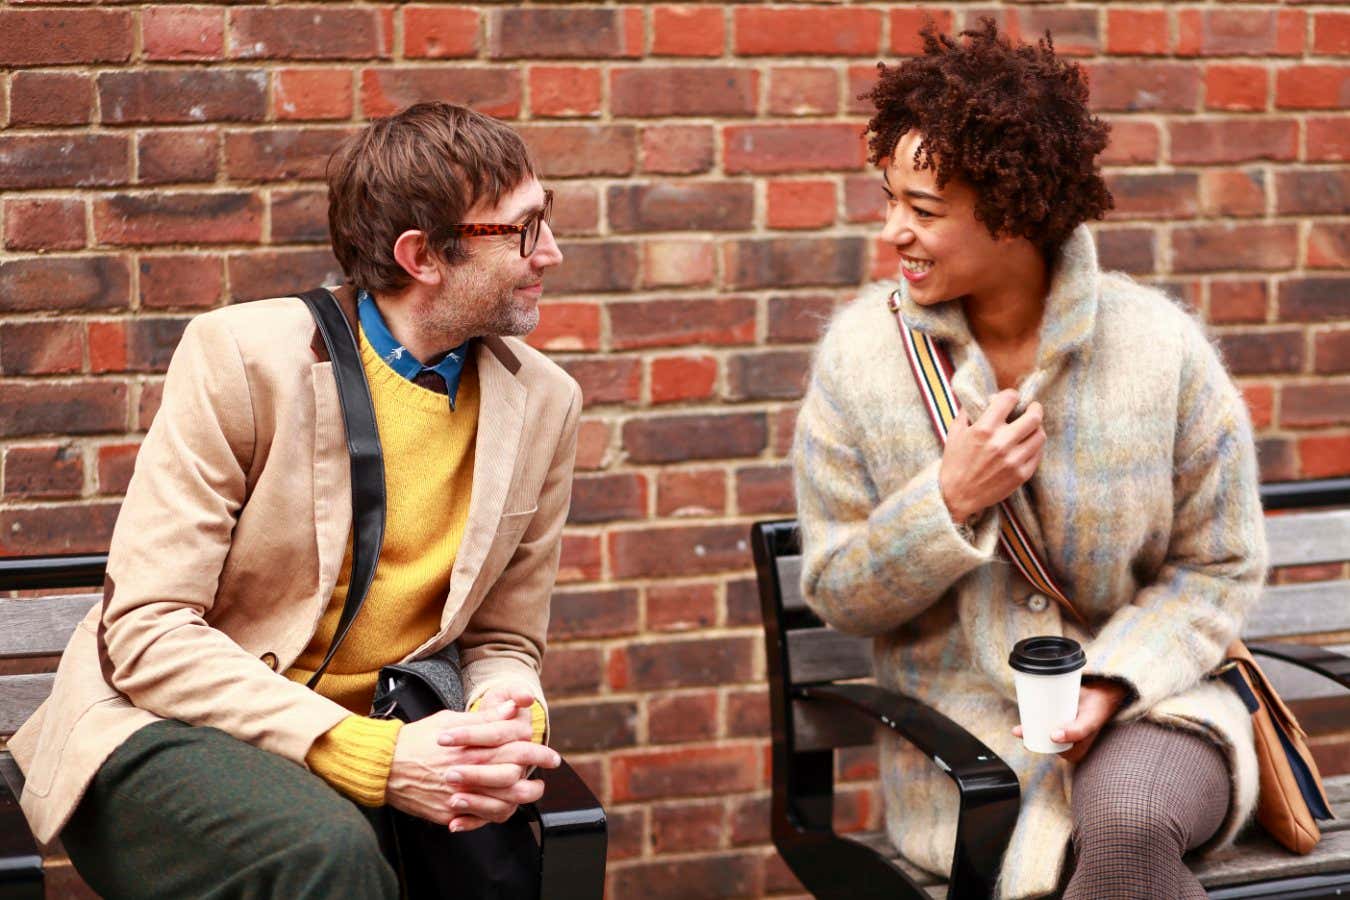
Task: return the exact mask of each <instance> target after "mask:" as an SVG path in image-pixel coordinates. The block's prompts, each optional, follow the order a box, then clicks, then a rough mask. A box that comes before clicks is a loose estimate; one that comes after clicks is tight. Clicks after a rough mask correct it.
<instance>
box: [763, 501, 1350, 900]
mask: <svg viewBox="0 0 1350 900" xmlns="http://www.w3.org/2000/svg"><path fill="white" fill-rule="evenodd" d="M1261 498H1262V503H1263V505H1264V507H1265V509H1266V510H1267V511H1274V510H1293V509H1298V510H1307V509H1316V508H1321V507H1329V506H1350V478H1336V479H1323V480H1317V481H1302V482H1285V483H1276V484H1267V485H1263V486H1262V488H1261ZM751 546H752V549H753V552H754V559H755V569H756V575H757V579H758V585H759V594H760V605H761V608H762V612H763V619H764V643H765V652H766V654H767V657H768V660H767V662H768V678H769V703H770V712H771V719H772V730H773V731H772V737H773V798H772V803H771V812H770V815H771V823H770V824H771V827H770V831H771V834H772V836H773V842H774V845H775V846H776V847H777V849H778V852H779V854H780V855H781V856H782V857H783V860H784V862H786V863H787V865H788V868H790V869H791V870H792V872H793V874H794V875H796V876H797V878H798V880H800V881H801V883H802V884H803V885H804V886H805V887H806V888H807V889H808V890H809V891H811V892H812V894H814V895H815V896H816V897H819V898H839V900H861V898H874V897H875V898H891V900H894V898H911V900H929V896H930V895H929V894H928V893H927V892H926V891H925V890H924V889H923V888H922V887H920V886H919V885H918V884H917V883H916V882H915V881H914V880H913V879H912V878H911V877H910V876H909V875H908V874H907V873H906V872H905V871H903V870H902V869H901V868H899V867H898V866H896V865H895V864H893V863H892V862H891V861H890V860H889V859H888V858H886V857H885V856H883V855H882V854H880V853H878V852H877V851H876V850H873V849H872V848H870V847H868V846H866V845H865V844H863V843H860V842H858V841H855V840H851V839H850V838H848V837H846V836H843V835H840V834H837V833H836V832H835V831H834V827H833V824H832V813H833V797H834V750H835V749H837V748H838V747H842V746H847V745H849V744H851V743H852V741H850V740H848V739H847V738H846V737H845V735H847V734H848V733H850V732H852V733H856V731H857V726H858V720H859V717H861V718H862V719H864V720H866V721H867V722H869V723H870V724H871V725H872V726H874V727H881V728H886V729H889V730H890V731H891V732H893V733H895V734H896V735H898V736H899V737H900V738H902V739H903V740H905V741H908V742H909V743H910V744H913V745H914V746H915V747H917V748H918V749H919V750H921V751H922V752H923V753H924V754H925V755H927V756H928V757H930V758H931V759H933V761H934V765H936V766H938V767H940V768H941V769H942V770H943V771H944V772H945V773H946V774H947V775H948V777H950V778H951V779H952V781H953V782H955V784H956V787H957V790H958V792H959V795H960V811H959V814H958V816H959V817H958V820H957V829H956V846H955V854H954V857H953V862H952V869H951V872H950V874H949V876H948V880H947V891H948V893H947V897H948V898H949V900H977V898H987V897H989V896H991V894H992V890H993V885H994V882H995V880H996V878H997V875H998V867H999V862H1000V860H1001V859H1002V856H1003V852H1004V850H1005V849H1006V848H1007V845H1008V841H1009V839H1010V838H1011V836H1012V830H1013V827H1014V826H1015V825H1016V822H1017V812H1018V804H1019V793H1020V791H1019V787H1018V782H1017V778H1016V776H1015V775H1014V773H1013V771H1012V769H1011V768H1009V767H1008V765H1007V764H1006V763H1005V762H1004V761H1003V760H1002V759H1000V758H999V757H998V756H997V755H996V754H995V753H994V752H993V751H992V750H990V749H989V748H988V747H986V746H985V745H984V744H983V743H981V742H980V741H979V739H977V738H976V737H975V736H974V735H972V734H970V733H969V732H968V731H966V730H965V729H964V728H962V727H961V726H960V725H958V724H956V723H955V722H953V721H952V720H951V719H949V718H947V717H946V716H944V715H942V714H941V713H939V712H937V711H936V710H934V709H932V708H931V707H928V706H926V705H924V704H923V703H920V702H919V701H917V700H915V699H913V698H911V697H907V696H905V695H903V694H900V693H898V692H895V691H892V690H888V689H885V688H880V687H874V686H871V685H864V684H855V683H834V682H822V683H818V684H808V683H800V684H793V683H792V682H791V680H790V678H789V671H788V638H787V635H788V633H789V632H790V631H792V630H795V629H798V628H804V627H813V626H814V627H819V626H821V625H823V624H824V623H822V622H821V621H820V620H819V619H818V618H817V617H816V616H814V614H812V613H811V612H810V611H809V610H804V609H803V610H785V609H784V606H783V594H782V584H781V581H780V577H779V570H778V566H777V561H778V560H779V559H780V558H782V557H785V556H797V555H800V553H801V542H800V535H799V533H798V529H797V523H796V521H795V520H790V519H789V520H778V521H769V522H758V523H756V524H754V525H753V526H752V528H751ZM1249 646H1250V647H1251V650H1252V652H1253V653H1256V654H1261V655H1265V656H1270V657H1272V658H1276V659H1280V660H1284V661H1286V662H1289V663H1292V664H1294V665H1297V666H1300V667H1302V668H1305V669H1308V670H1310V671H1312V672H1315V673H1317V674H1319V675H1322V676H1324V677H1326V678H1329V679H1331V680H1332V681H1334V682H1336V683H1337V684H1339V685H1341V686H1342V687H1344V688H1346V689H1350V657H1346V656H1344V655H1342V654H1340V653H1336V652H1335V651H1333V650H1331V649H1329V648H1326V647H1313V646H1307V645H1301V644H1295V643H1284V642H1280V643H1258V644H1251V645H1249ZM798 704H807V705H808V706H809V708H810V710H811V713H812V718H813V719H815V720H816V725H815V731H816V732H817V733H818V734H819V732H821V731H825V732H826V734H827V737H828V736H829V734H830V733H831V729H836V730H837V731H835V732H834V733H837V734H838V735H839V738H840V739H839V741H838V743H837V744H835V745H834V746H833V747H823V748H822V747H819V746H813V747H812V748H811V749H807V750H798V749H797V747H796V740H797V738H796V735H797V733H798V731H797V724H798V723H797V722H796V721H795V718H796V715H797V712H796V709H794V707H797V706H798ZM801 708H806V707H801ZM1209 895H1210V897H1211V898H1214V900H1248V898H1274V897H1280V898H1308V900H1311V898H1320V897H1338V896H1340V897H1344V896H1347V895H1350V872H1344V873H1331V874H1319V875H1305V876H1299V877H1293V878H1283V879H1275V880H1270V881H1263V882H1252V883H1248V884H1239V885H1225V886H1222V887H1217V888H1214V889H1212V890H1211V891H1210V894H1209Z"/></svg>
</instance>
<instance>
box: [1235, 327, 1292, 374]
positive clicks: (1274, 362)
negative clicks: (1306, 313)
mask: <svg viewBox="0 0 1350 900" xmlns="http://www.w3.org/2000/svg"><path fill="white" fill-rule="evenodd" d="M1304 343H1305V341H1304V336H1303V331H1302V329H1295V330H1292V331H1291V330H1289V329H1280V330H1273V329H1261V330H1249V331H1243V332H1240V333H1232V334H1222V335H1219V348H1220V349H1221V350H1222V351H1223V357H1224V360H1225V361H1226V362H1227V363H1228V369H1229V371H1231V372H1232V373H1233V374H1234V375H1264V374H1269V373H1283V372H1299V371H1302V369H1303V362H1304V351H1303V347H1304Z"/></svg>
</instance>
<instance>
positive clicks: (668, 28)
mask: <svg viewBox="0 0 1350 900" xmlns="http://www.w3.org/2000/svg"><path fill="white" fill-rule="evenodd" d="M651 29H652V50H651V53H652V55H653V56H721V55H722V51H723V49H724V47H725V46H726V39H727V38H726V22H725V20H724V18H723V14H722V9H721V7H716V6H713V7H707V6H658V7H655V8H654V9H653V10H652V25H651Z"/></svg>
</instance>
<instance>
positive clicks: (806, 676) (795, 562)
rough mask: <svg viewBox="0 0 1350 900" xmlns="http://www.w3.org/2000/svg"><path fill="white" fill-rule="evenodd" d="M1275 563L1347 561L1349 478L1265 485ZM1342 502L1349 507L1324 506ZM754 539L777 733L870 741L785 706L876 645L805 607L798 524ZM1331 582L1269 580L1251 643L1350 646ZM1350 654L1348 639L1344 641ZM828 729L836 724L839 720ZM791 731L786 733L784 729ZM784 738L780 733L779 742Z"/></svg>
mask: <svg viewBox="0 0 1350 900" xmlns="http://www.w3.org/2000/svg"><path fill="white" fill-rule="evenodd" d="M1262 501H1263V503H1264V504H1265V507H1266V510H1267V515H1266V520H1265V521H1266V539H1267V542H1268V543H1269V546H1270V560H1271V566H1272V567H1273V568H1274V567H1288V566H1320V565H1324V564H1328V563H1344V562H1346V561H1350V478H1344V479H1329V480H1324V481H1308V482H1291V483H1287V484H1271V485H1264V486H1263V487H1262ZM1324 507H1345V508H1324ZM754 544H755V551H756V567H757V569H758V574H759V584H760V599H761V605H762V607H763V613H764V622H765V630H766V637H767V639H768V642H769V648H770V649H769V673H770V702H771V705H772V707H773V714H774V718H775V720H783V721H782V724H780V723H779V722H778V721H776V722H775V729H776V732H777V731H785V730H786V729H787V728H788V727H791V728H792V730H793V732H794V740H793V746H794V749H795V750H796V751H799V752H800V751H808V750H812V749H816V748H817V747H821V746H826V745H829V744H833V745H834V746H840V745H841V744H846V743H857V744H862V743H869V742H871V741H872V740H873V736H872V734H871V731H870V729H864V728H859V729H858V731H857V733H856V734H852V735H850V736H849V737H848V738H847V739H846V740H840V739H839V738H840V735H838V734H835V735H833V737H832V738H831V740H829V741H823V740H820V739H818V737H817V733H818V728H819V727H821V726H818V725H816V724H815V723H813V722H812V721H811V718H810V716H811V709H812V704H794V705H793V707H792V710H791V711H789V709H788V707H787V703H788V700H787V698H788V697H790V696H791V691H792V687H793V686H796V685H804V684H818V683H821V682H829V681H845V680H850V679H856V678H865V677H868V676H870V675H871V674H872V642H871V640H870V639H868V638H858V637H853V636H850V635H846V634H843V633H841V632H838V631H835V630H834V629H832V628H829V627H828V626H826V625H824V624H823V623H822V622H821V621H820V619H819V618H817V617H816V615H815V614H814V613H813V612H812V611H811V610H810V608H809V607H807V605H806V603H805V601H804V600H803V599H802V593H801V567H802V560H801V546H800V538H799V536H798V533H797V523H796V522H795V521H791V520H784V521H778V522H763V523H759V524H758V525H756V526H755V534H754ZM1327 574H1331V576H1332V577H1331V579H1330V580H1316V581H1306V582H1303V581H1300V582H1296V583H1291V584H1280V585H1273V586H1270V587H1267V588H1266V590H1265V592H1264V594H1263V596H1262V599H1261V601H1260V602H1259V603H1258V605H1257V606H1256V607H1255V608H1254V609H1253V610H1252V611H1251V612H1250V614H1249V616H1248V619H1247V622H1246V626H1245V627H1244V629H1243V637H1244V639H1247V640H1257V639H1265V638H1283V637H1293V636H1316V642H1317V643H1331V644H1333V645H1337V644H1340V643H1344V644H1346V645H1350V584H1348V583H1347V582H1346V581H1345V580H1344V579H1342V578H1341V577H1340V571H1339V568H1337V567H1332V569H1331V570H1330V571H1329V572H1328V573H1327ZM1347 652H1350V646H1347ZM1262 667H1263V668H1264V669H1266V672H1267V674H1268V675H1269V676H1270V678H1271V679H1272V681H1274V682H1275V683H1276V686H1277V688H1278V689H1279V690H1280V692H1281V694H1282V695H1283V696H1285V697H1286V699H1305V698H1311V697H1320V696H1334V695H1337V694H1339V693H1341V691H1342V689H1340V688H1339V687H1338V686H1337V685H1335V684H1332V683H1331V682H1328V681H1326V680H1325V679H1322V678H1319V677H1318V676H1317V675H1314V674H1311V673H1307V672H1304V671H1303V670H1301V669H1297V668H1295V667H1293V666H1288V665H1285V664H1282V663H1278V662H1275V661H1273V660H1264V659H1263V660H1262ZM830 727H832V728H836V729H837V728H838V724H837V722H831V723H830ZM784 736H785V735H784ZM778 737H779V735H778V734H777V733H776V734H775V739H777V738H778Z"/></svg>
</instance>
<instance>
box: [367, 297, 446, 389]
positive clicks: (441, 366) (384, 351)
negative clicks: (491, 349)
mask: <svg viewBox="0 0 1350 900" xmlns="http://www.w3.org/2000/svg"><path fill="white" fill-rule="evenodd" d="M356 303H357V313H358V315H359V316H360V319H361V331H362V332H363V333H364V334H365V336H366V340H367V341H369V342H370V346H371V348H372V349H373V350H374V351H375V352H376V353H378V354H379V355H380V359H382V360H384V361H385V364H386V365H388V366H389V368H391V369H393V370H394V371H395V372H397V373H398V374H400V375H402V376H403V377H404V378H406V379H408V380H409V381H412V380H413V379H415V378H417V376H418V375H421V374H422V373H423V372H431V373H432V374H434V375H438V376H440V377H441V378H442V379H443V380H444V381H445V392H446V393H447V394H448V395H449V396H450V408H451V409H454V408H455V395H456V394H458V393H459V377H460V375H461V374H462V373H463V371H464V358H465V356H467V355H468V352H469V342H468V341H465V342H464V343H462V344H460V345H459V346H458V347H456V348H455V349H453V350H451V351H450V352H449V353H447V354H446V355H445V359H443V360H441V361H440V362H438V363H436V365H434V366H427V365H423V364H422V361H421V360H420V359H418V358H417V357H415V356H413V355H412V353H411V352H410V351H409V350H408V348H407V347H405V346H403V345H402V344H400V343H399V342H398V339H397V338H395V337H394V336H393V334H391V333H390V332H389V326H388V325H385V324H384V316H382V315H380V308H379V307H378V306H376V305H375V298H374V297H372V296H371V295H370V292H369V291H361V292H360V293H359V294H357V295H356Z"/></svg>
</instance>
